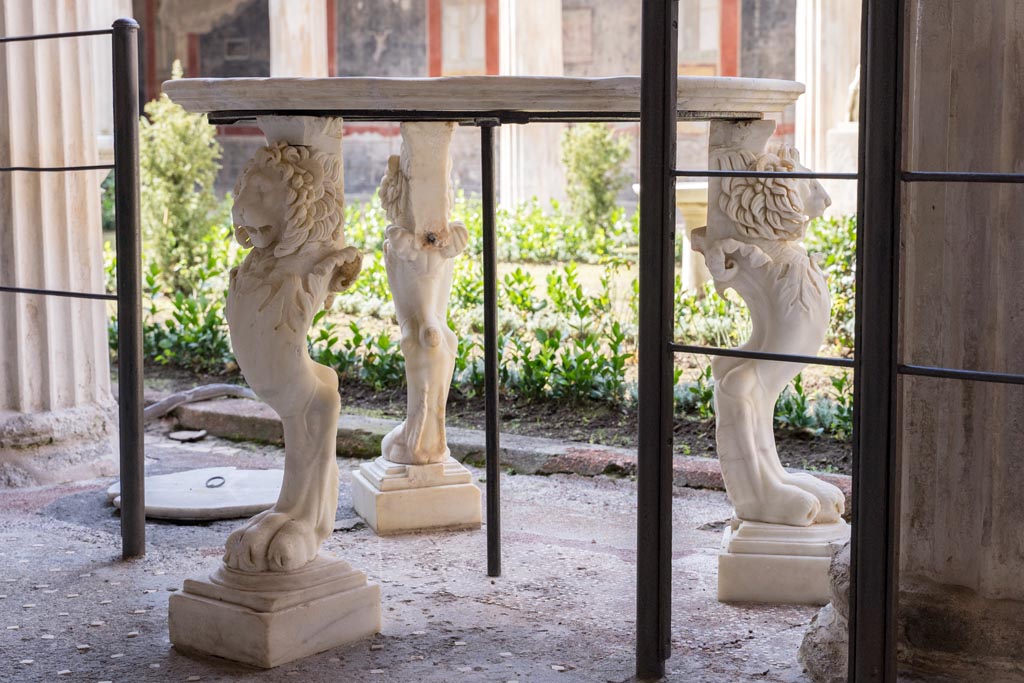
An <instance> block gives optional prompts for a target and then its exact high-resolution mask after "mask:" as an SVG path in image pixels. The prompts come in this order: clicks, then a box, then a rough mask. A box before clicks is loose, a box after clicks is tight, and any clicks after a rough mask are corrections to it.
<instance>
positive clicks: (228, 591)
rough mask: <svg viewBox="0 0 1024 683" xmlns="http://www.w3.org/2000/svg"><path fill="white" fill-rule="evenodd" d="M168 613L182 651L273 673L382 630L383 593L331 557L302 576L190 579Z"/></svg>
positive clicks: (223, 570) (219, 574)
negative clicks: (381, 607)
mask: <svg viewBox="0 0 1024 683" xmlns="http://www.w3.org/2000/svg"><path fill="white" fill-rule="evenodd" d="M168 612H169V613H168V626H169V628H170V632H171V642H172V643H174V647H175V649H178V650H181V651H183V652H186V653H187V652H190V651H191V652H201V653H203V654H209V655H216V656H217V657H224V658H225V659H231V660H233V661H236V662H244V663H246V664H252V665H253V666H259V667H263V668H265V669H269V668H271V667H275V666H280V665H281V664H286V663H287V662H291V661H293V660H296V659H300V658H302V657H308V656H309V655H314V654H316V653H318V652H323V651H324V650H329V649H331V648H334V647H338V646H339V645H344V644H345V643H349V642H352V641H354V640H360V639H362V638H367V637H369V636H371V635H373V634H374V633H377V632H378V631H380V625H381V612H380V586H378V585H377V584H374V583H367V581H366V574H364V573H363V572H361V571H358V570H356V569H353V568H352V566H351V565H349V564H348V563H347V562H344V561H342V560H339V559H336V558H333V557H327V556H325V555H320V556H318V557H317V558H316V559H315V560H313V561H312V562H310V563H309V564H308V565H306V566H305V567H303V568H302V569H299V570H297V571H294V572H266V573H260V574H254V573H249V572H240V571H235V570H233V569H228V568H227V567H225V566H223V565H222V566H221V567H220V568H218V569H217V570H216V571H215V572H213V574H211V575H210V576H209V577H208V578H202V579H186V580H185V586H184V589H183V591H182V592H181V593H175V594H174V595H172V596H171V598H170V604H169V605H168Z"/></svg>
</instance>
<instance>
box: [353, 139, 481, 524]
mask: <svg viewBox="0 0 1024 683" xmlns="http://www.w3.org/2000/svg"><path fill="white" fill-rule="evenodd" d="M454 128H455V124H453V123H451V122H429V123H403V124H402V153H401V156H392V157H391V158H390V159H389V160H388V172H387V175H385V176H384V178H383V180H382V181H381V188H380V198H381V203H382V204H383V205H384V209H385V211H386V212H387V217H388V222H389V224H390V225H388V228H387V232H386V235H387V239H386V240H385V242H384V262H385V265H386V267H387V272H388V285H389V286H390V287H391V293H392V296H393V297H394V299H395V315H396V317H397V318H398V324H399V326H400V327H401V330H402V354H403V355H404V356H405V375H406V378H407V384H408V393H409V401H408V413H407V417H406V419H405V421H404V422H402V424H400V425H399V426H398V427H396V428H395V429H393V430H392V431H391V432H390V433H389V434H388V435H387V436H385V437H384V440H383V442H382V443H381V457H379V458H377V459H376V460H375V461H374V462H372V463H368V464H364V465H362V466H360V468H359V469H358V470H357V471H355V472H353V474H352V504H353V507H354V508H355V510H356V512H357V513H358V514H359V516H361V517H362V518H363V519H365V520H366V522H367V524H369V525H370V527H371V528H373V530H374V531H376V532H377V533H378V534H382V535H383V534H398V533H406V532H411V531H423V530H425V529H476V528H478V527H479V526H480V521H481V514H480V489H478V488H477V487H476V485H475V484H474V483H473V475H472V474H471V473H470V471H469V470H467V469H466V468H465V467H463V466H462V464H460V463H459V462H458V461H457V460H455V459H454V458H452V456H451V451H449V449H448V442H447V439H446V437H445V406H446V403H447V401H448V389H449V387H450V386H451V383H452V372H453V371H454V370H455V354H456V351H457V349H458V339H457V338H456V336H455V333H454V332H452V331H451V330H450V329H449V328H448V323H447V310H448V297H449V295H450V294H451V289H452V273H453V269H454V266H455V258H456V257H457V256H458V255H459V254H461V253H462V251H463V250H464V249H465V247H466V243H467V241H468V239H469V236H468V233H467V232H466V226H465V225H463V224H462V223H461V222H458V221H452V220H450V212H451V196H452V188H451V180H450V176H451V165H452V162H451V158H450V156H449V149H450V147H451V140H452V131H453V130H454Z"/></svg>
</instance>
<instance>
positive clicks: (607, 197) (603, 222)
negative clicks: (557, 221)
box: [562, 123, 629, 232]
mask: <svg viewBox="0 0 1024 683" xmlns="http://www.w3.org/2000/svg"><path fill="white" fill-rule="evenodd" d="M628 158H629V140H628V139H626V138H625V137H616V136H615V134H614V132H613V131H612V129H611V127H610V126H608V125H607V124H604V123H581V124H577V125H575V126H572V127H570V128H567V129H566V131H565V133H564V134H563V135H562V161H563V163H564V164H565V176H566V194H567V195H568V198H569V205H570V206H571V207H572V210H573V212H575V213H576V215H577V216H578V217H579V219H580V220H581V221H582V222H583V224H584V226H586V227H587V228H588V231H590V232H593V231H595V230H597V229H599V228H600V229H606V228H608V227H609V226H610V225H611V223H612V222H613V221H614V218H613V216H614V214H615V210H616V203H615V198H616V197H617V196H618V194H619V190H621V189H622V188H623V187H624V186H625V184H626V181H627V180H628V176H627V174H626V173H625V171H624V170H623V164H624V163H625V161H626V159H628Z"/></svg>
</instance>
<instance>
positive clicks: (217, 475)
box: [107, 467, 284, 521]
mask: <svg viewBox="0 0 1024 683" xmlns="http://www.w3.org/2000/svg"><path fill="white" fill-rule="evenodd" d="M283 477H284V470H240V469H237V468H235V467H207V468H204V469H200V470H186V471H184V472H175V473H173V474H160V475H156V476H153V477H146V481H145V485H146V516H147V517H153V518H156V519H181V520H191V521H195V520H209V519H233V518H235V517H249V516H251V515H254V514H256V513H257V512H262V511H263V510H266V509H268V508H270V507H271V506H273V504H274V503H275V502H277V494H278V493H279V492H280V490H281V481H282V479H283ZM107 499H108V500H110V501H111V502H112V503H113V504H114V507H116V508H120V507H121V483H120V482H115V483H114V484H113V485H111V487H110V488H108V489H107Z"/></svg>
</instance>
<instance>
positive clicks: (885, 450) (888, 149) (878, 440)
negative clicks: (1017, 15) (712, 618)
mask: <svg viewBox="0 0 1024 683" xmlns="http://www.w3.org/2000/svg"><path fill="white" fill-rule="evenodd" d="M677 5H678V2H677V0H645V2H644V6H643V9H644V13H643V24H642V26H643V29H642V30H643V38H642V40H643V45H644V49H643V54H642V57H641V179H640V191H641V199H640V209H641V217H640V235H641V237H640V263H641V267H640V312H641V314H640V331H639V336H640V340H639V348H640V359H639V360H640V378H639V386H638V394H639V403H640V421H639V424H640V433H639V437H638V440H639V456H638V487H639V501H638V520H639V528H638V552H637V575H638V592H637V675H638V677H639V678H641V679H649V678H660V677H661V676H663V675H664V672H665V663H664V660H665V659H666V658H667V657H668V656H669V655H670V626H671V612H670V606H671V569H672V568H671V546H672V535H671V522H672V517H671V511H672V501H671V494H672V401H673V398H672V355H673V354H674V353H680V352H688V353H703V354H707V355H712V356H731V357H738V358H750V359H759V360H769V361H779V362H800V363H807V364H815V365H832V366H839V367H850V368H853V371H854V435H853V436H854V440H853V453H854V457H853V463H854V469H853V529H852V539H851V585H850V652H849V680H850V682H851V683H895V681H896V677H897V665H896V620H897V597H898V572H899V570H898V538H899V500H898V498H897V493H898V492H897V485H896V484H897V480H898V477H899V472H900V462H899V452H898V449H897V436H898V430H899V424H898V422H897V419H896V410H897V394H896V391H897V381H898V378H899V377H900V376H901V375H914V376H920V377H935V378H942V379H952V380H959V381H974V382H991V383H1003V384H1018V385H1020V384H1024V374H1020V373H1002V372H991V371H986V370H969V369H960V368H945V367H932V366H925V365H912V364H905V363H901V362H899V356H898V352H897V338H898V335H899V331H900V326H899V325H900V318H899V294H900V289H899V284H900V283H899V264H900V241H899V237H900V208H901V207H900V190H901V186H902V185H903V184H908V183H918V182H943V183H1024V173H984V172H958V171H954V172H946V171H908V170H904V169H903V157H902V136H901V133H902V127H903V109H902V104H903V99H902V98H903V88H904V85H903V79H904V78H905V74H904V72H903V69H902V65H903V58H904V54H903V49H904V38H903V31H904V22H903V17H904V11H905V5H906V3H905V0H895V1H894V0H863V12H862V17H863V26H862V29H861V30H862V39H861V64H862V69H863V74H864V77H863V81H862V95H861V115H860V121H861V126H862V128H861V138H860V149H859V155H858V167H859V169H860V170H859V172H858V173H810V172H807V173H805V172H799V173H781V172H754V171H711V170H701V171H680V170H676V169H674V168H673V165H674V161H675V126H674V121H673V120H672V118H671V116H670V112H671V106H670V103H671V102H674V101H675V97H676V78H675V68H674V67H675V64H676V45H677V35H676V33H677V30H678V17H677V11H678V7H677ZM677 177H776V178H807V179H811V178H813V179H836V180H859V182H860V184H859V186H858V211H857V273H856V323H855V324H856V329H855V337H854V338H855V345H854V358H853V359H852V360H851V359H842V358H822V357H817V356H796V355H789V354H775V353H764V352H755V351H746V350H739V349H721V348H715V347H701V346H693V345H687V344H681V343H678V342H676V341H674V340H673V339H672V330H673V327H674V320H673V314H672V298H673V295H674V293H673V277H672V275H673V268H672V266H673V263H672V255H674V253H675V249H674V240H675V235H674V225H673V223H674V221H673V220H672V211H673V210H674V203H673V196H672V191H671V190H672V183H673V182H674V179H675V178H677Z"/></svg>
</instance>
